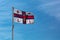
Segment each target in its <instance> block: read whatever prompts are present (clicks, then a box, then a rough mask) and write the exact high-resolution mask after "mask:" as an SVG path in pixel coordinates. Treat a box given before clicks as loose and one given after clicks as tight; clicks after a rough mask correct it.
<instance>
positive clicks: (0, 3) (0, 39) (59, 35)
mask: <svg viewBox="0 0 60 40" xmlns="http://www.w3.org/2000/svg"><path fill="white" fill-rule="evenodd" d="M12 6H14V7H15V8H17V9H19V10H23V11H28V12H32V13H33V14H34V16H35V22H34V24H28V25H25V24H20V23H15V22H14V40H60V0H0V40H11V39H12V37H11V32H12V31H11V28H12Z"/></svg>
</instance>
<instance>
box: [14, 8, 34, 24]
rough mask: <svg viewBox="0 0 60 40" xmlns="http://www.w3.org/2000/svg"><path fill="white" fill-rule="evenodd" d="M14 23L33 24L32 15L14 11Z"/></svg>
mask: <svg viewBox="0 0 60 40" xmlns="http://www.w3.org/2000/svg"><path fill="white" fill-rule="evenodd" d="M14 21H15V22H19V23H23V24H33V23H34V15H32V13H30V12H25V11H21V10H17V9H14Z"/></svg>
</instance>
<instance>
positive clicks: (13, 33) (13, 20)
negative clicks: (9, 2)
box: [12, 7, 14, 40]
mask: <svg viewBox="0 0 60 40" xmlns="http://www.w3.org/2000/svg"><path fill="white" fill-rule="evenodd" d="M12 40H14V7H12Z"/></svg>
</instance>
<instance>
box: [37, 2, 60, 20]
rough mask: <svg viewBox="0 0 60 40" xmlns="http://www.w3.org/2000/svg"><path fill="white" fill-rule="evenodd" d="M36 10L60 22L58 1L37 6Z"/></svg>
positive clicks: (59, 4) (59, 3)
mask: <svg viewBox="0 0 60 40" xmlns="http://www.w3.org/2000/svg"><path fill="white" fill-rule="evenodd" d="M38 10H43V11H44V12H45V13H46V14H49V15H50V16H54V17H55V18H57V19H59V20H60V1H53V2H49V3H45V4H42V5H39V6H38Z"/></svg>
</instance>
